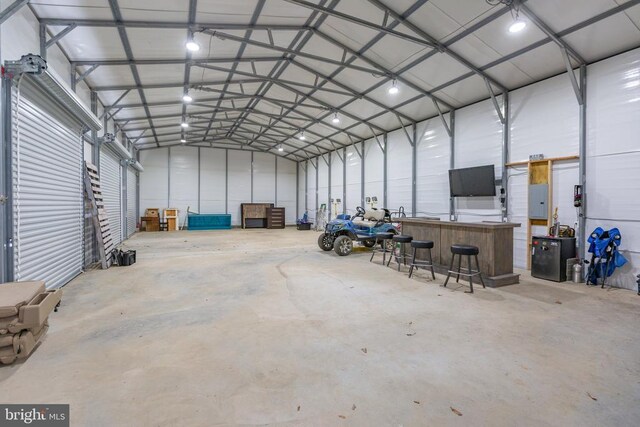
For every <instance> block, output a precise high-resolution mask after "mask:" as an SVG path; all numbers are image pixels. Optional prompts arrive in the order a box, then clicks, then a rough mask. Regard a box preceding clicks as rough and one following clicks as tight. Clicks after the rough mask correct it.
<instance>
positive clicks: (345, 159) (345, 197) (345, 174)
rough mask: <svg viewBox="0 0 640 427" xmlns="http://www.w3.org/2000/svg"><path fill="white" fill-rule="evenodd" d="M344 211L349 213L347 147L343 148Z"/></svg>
mask: <svg viewBox="0 0 640 427" xmlns="http://www.w3.org/2000/svg"><path fill="white" fill-rule="evenodd" d="M342 213H343V214H346V213H347V149H346V148H343V149H342Z"/></svg>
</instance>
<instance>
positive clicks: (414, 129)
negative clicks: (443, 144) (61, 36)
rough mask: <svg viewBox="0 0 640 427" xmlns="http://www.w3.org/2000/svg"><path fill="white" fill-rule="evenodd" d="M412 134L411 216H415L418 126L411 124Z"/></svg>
mask: <svg viewBox="0 0 640 427" xmlns="http://www.w3.org/2000/svg"><path fill="white" fill-rule="evenodd" d="M411 130H412V134H413V144H411V216H416V215H417V213H416V212H417V210H418V208H417V203H418V197H417V190H416V185H417V182H418V159H417V154H418V125H417V124H415V123H413V124H412V125H411Z"/></svg>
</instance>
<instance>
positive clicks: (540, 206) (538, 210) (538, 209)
mask: <svg viewBox="0 0 640 427" xmlns="http://www.w3.org/2000/svg"><path fill="white" fill-rule="evenodd" d="M548 197H549V184H533V185H530V186H529V218H530V219H549V207H548V206H547V198H548Z"/></svg>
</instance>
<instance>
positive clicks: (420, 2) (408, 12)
mask: <svg viewBox="0 0 640 427" xmlns="http://www.w3.org/2000/svg"><path fill="white" fill-rule="evenodd" d="M426 2H427V0H417V1H416V2H415V3H414V4H413V5H412V6H411V7H409V8H408V9H407V10H406V11H405V12H404V14H403V15H402V16H403V17H408V16H410V15H411V14H413V13H414V12H415V11H416V10H418V9H419V8H420V7H421V6H422V5H423V4H425V3H426ZM324 16H327V15H324ZM398 24H399V22H397V21H395V22H392V23H391V24H389V25H388V26H387V28H395V27H396V26H397V25H398ZM316 34H320V33H319V32H316ZM384 36H385V34H382V33H379V34H378V35H377V36H376V37H374V38H373V39H371V40H369V42H368V43H367V44H365V45H364V46H363V47H362V48H361V49H360V50H359V51H358V52H356V54H355V55H351V57H350V58H349V59H346V58H344V61H343V62H344V63H348V64H350V63H352V62H354V61H355V60H356V59H358V55H362V54H364V53H365V52H366V51H368V50H369V49H371V47H373V46H374V45H375V44H376V43H377V42H378V41H380V40H381V39H382V38H383V37H384ZM343 51H345V52H347V51H348V50H347V49H346V47H344V48H343ZM342 70H344V67H343V66H341V67H339V68H338V69H337V70H336V71H334V72H333V73H331V75H330V76H328V77H331V78H333V77H335V76H336V75H338V74H339V73H340V72H341V71H342ZM327 82H328V80H326V79H324V80H323V81H321V82H319V83H317V84H316V86H318V87H319V88H320V87H322V86H324V85H325V84H326V83H327ZM315 90H317V89H315ZM315 90H314V91H315ZM371 90H373V89H371ZM371 90H370V91H371ZM314 91H312V92H311V94H313V92H314ZM370 91H367V92H365V94H366V93H369V92H370ZM356 99H358V98H356V97H353V98H351V100H349V101H348V102H345V103H343V104H342V105H341V106H340V107H339V108H343V107H344V106H346V105H349V104H350V103H352V102H354V101H355V100H356ZM303 100H304V98H303ZM351 127H353V125H352V126H351ZM349 128H350V127H349ZM333 135H335V134H333ZM333 135H332V136H333ZM363 146H364V145H363ZM363 153H364V152H363ZM290 155H295V152H293V153H290ZM363 197H364V196H363ZM363 201H364V199H363Z"/></svg>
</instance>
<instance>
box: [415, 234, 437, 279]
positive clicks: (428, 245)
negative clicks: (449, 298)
mask: <svg viewBox="0 0 640 427" xmlns="http://www.w3.org/2000/svg"><path fill="white" fill-rule="evenodd" d="M411 247H412V248H413V256H412V257H411V264H410V266H409V278H411V275H412V274H413V269H414V268H415V269H416V270H417V269H418V267H429V269H431V277H433V279H434V280H435V279H436V273H435V271H433V258H431V249H433V242H432V241H431V240H413V241H412V242H411ZM418 249H426V250H427V252H428V254H429V260H428V261H427V260H419V259H416V255H417V252H418Z"/></svg>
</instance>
